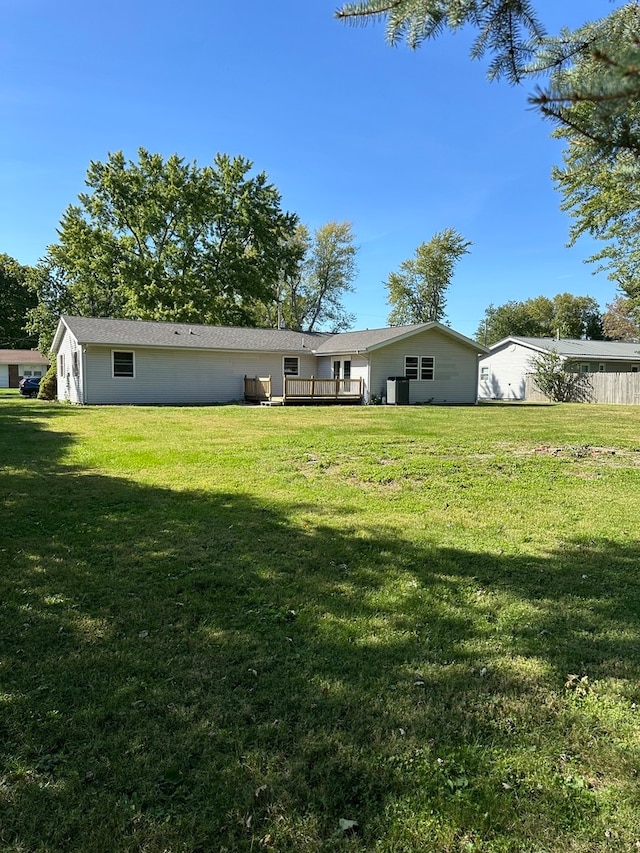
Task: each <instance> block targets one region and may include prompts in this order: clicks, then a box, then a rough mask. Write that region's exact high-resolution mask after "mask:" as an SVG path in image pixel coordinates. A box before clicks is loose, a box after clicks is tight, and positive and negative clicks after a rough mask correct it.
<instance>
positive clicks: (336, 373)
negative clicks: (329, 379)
mask: <svg viewBox="0 0 640 853" xmlns="http://www.w3.org/2000/svg"><path fill="white" fill-rule="evenodd" d="M333 378H334V379H340V362H339V361H334V362H333Z"/></svg>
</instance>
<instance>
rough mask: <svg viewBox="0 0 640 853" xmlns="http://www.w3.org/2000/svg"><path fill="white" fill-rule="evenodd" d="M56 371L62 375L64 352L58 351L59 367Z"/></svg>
mask: <svg viewBox="0 0 640 853" xmlns="http://www.w3.org/2000/svg"><path fill="white" fill-rule="evenodd" d="M58 373H59V374H60V376H64V353H63V352H61V353H60V367H59V370H58Z"/></svg>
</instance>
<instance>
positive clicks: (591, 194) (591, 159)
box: [337, 0, 640, 304]
mask: <svg viewBox="0 0 640 853" xmlns="http://www.w3.org/2000/svg"><path fill="white" fill-rule="evenodd" d="M337 16H338V17H339V18H342V19H344V20H348V21H352V22H355V23H366V22H367V21H369V20H377V19H384V20H385V21H386V23H387V37H388V39H389V40H390V41H391V42H392V43H395V42H397V41H399V40H405V41H406V42H407V43H408V44H409V45H410V46H411V47H417V46H418V45H419V44H420V43H421V42H422V41H424V40H425V39H427V38H431V37H435V36H438V35H439V34H440V33H441V32H442V31H443V30H445V29H450V30H454V31H455V30H457V29H459V28H460V27H463V26H465V25H470V26H471V27H474V28H475V29H476V30H477V31H478V33H479V35H478V38H477V40H476V42H475V45H474V47H473V50H472V56H474V57H478V56H481V55H482V54H483V53H488V54H489V56H490V57H491V61H490V65H489V77H499V76H501V75H504V76H506V77H508V78H509V79H510V80H511V81H512V82H518V81H520V80H522V79H523V78H525V77H532V76H537V77H540V76H544V77H545V78H546V86H544V85H543V86H540V87H538V89H537V91H536V92H535V93H534V95H533V96H531V97H530V99H529V100H530V102H531V103H532V104H533V105H534V107H536V108H537V109H538V110H539V112H540V114H541V115H542V116H543V117H544V118H546V119H549V120H551V121H552V122H553V124H554V125H555V127H556V131H555V135H557V136H558V137H559V138H561V139H564V140H565V141H566V143H567V147H566V149H565V152H564V167H563V168H562V169H556V170H555V171H554V178H555V181H556V183H557V186H558V188H559V189H560V191H561V192H562V194H563V203H562V208H563V210H565V211H567V212H569V213H570V214H571V216H573V217H574V219H575V224H574V225H573V227H572V228H571V231H570V235H571V242H572V243H574V242H575V241H576V240H577V238H578V237H579V236H580V235H582V234H589V235H591V236H592V237H595V238H596V239H599V240H602V241H603V242H604V243H605V244H606V245H605V248H604V249H603V250H602V251H601V252H599V253H597V254H595V255H594V256H593V257H592V258H590V259H589V260H591V261H595V262H598V263H599V264H600V265H601V266H600V267H599V268H600V269H604V270H607V271H608V272H609V276H610V278H611V279H612V280H613V281H615V282H616V283H617V285H618V286H619V287H620V288H621V289H622V290H623V291H624V293H625V294H626V295H627V296H628V297H630V298H631V299H633V300H634V301H635V302H636V303H637V304H640V248H639V242H638V233H639V231H640V194H639V191H638V186H639V185H640V159H639V158H640V36H639V35H638V34H639V33H640V6H639V5H638V3H637V2H627V3H624V4H623V5H622V6H621V7H620V8H618V9H614V10H613V11H612V12H611V13H610V14H609V15H607V16H605V17H603V18H602V19H600V20H597V21H594V22H591V23H587V24H585V25H584V26H582V27H580V28H578V29H577V30H575V31H569V30H567V29H564V30H562V31H561V32H560V33H559V34H558V35H557V36H553V37H547V36H545V34H544V33H543V30H542V27H541V26H540V24H539V23H538V22H537V20H536V18H535V14H534V9H533V4H530V3H528V2H522V0H396V1H395V2H391V3H389V2H387V0H358V2H351V3H347V4H346V5H345V6H344V7H343V8H342V9H340V10H339V11H338V12H337Z"/></svg>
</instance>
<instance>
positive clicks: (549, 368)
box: [531, 350, 591, 403]
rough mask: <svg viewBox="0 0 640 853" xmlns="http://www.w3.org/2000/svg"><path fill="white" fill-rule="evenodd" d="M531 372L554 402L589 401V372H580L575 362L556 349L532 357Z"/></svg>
mask: <svg viewBox="0 0 640 853" xmlns="http://www.w3.org/2000/svg"><path fill="white" fill-rule="evenodd" d="M531 373H532V374H533V377H534V379H535V381H536V384H537V386H538V388H539V389H540V391H542V393H543V394H544V395H545V396H546V397H548V398H549V399H550V400H553V402H554V403H587V402H589V398H590V395H591V382H590V380H589V374H588V373H580V371H579V370H578V365H577V364H576V363H575V362H573V361H571V359H568V358H563V357H562V356H561V355H560V354H559V353H557V352H556V351H555V350H550V351H549V352H545V353H541V354H540V355H538V356H536V357H535V358H534V359H532V361H531Z"/></svg>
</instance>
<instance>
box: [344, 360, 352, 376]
mask: <svg viewBox="0 0 640 853" xmlns="http://www.w3.org/2000/svg"><path fill="white" fill-rule="evenodd" d="M342 378H343V379H351V362H350V361H345V362H343V365H342Z"/></svg>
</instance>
